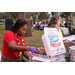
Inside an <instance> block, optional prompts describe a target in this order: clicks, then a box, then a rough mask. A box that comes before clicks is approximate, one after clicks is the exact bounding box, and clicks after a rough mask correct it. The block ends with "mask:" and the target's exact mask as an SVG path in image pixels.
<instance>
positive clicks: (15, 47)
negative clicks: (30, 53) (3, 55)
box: [7, 41, 28, 52]
mask: <svg viewBox="0 0 75 75" xmlns="http://www.w3.org/2000/svg"><path fill="white" fill-rule="evenodd" d="M7 45H8V47H9V49H10V50H12V51H15V52H23V51H27V49H28V47H27V46H19V45H16V43H15V41H10V42H8V43H7Z"/></svg>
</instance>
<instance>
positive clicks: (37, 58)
mask: <svg viewBox="0 0 75 75" xmlns="http://www.w3.org/2000/svg"><path fill="white" fill-rule="evenodd" d="M29 61H30V62H51V60H50V59H49V57H48V56H45V55H41V54H36V53H32V52H29Z"/></svg>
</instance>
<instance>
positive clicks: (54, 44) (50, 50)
mask: <svg viewBox="0 0 75 75" xmlns="http://www.w3.org/2000/svg"><path fill="white" fill-rule="evenodd" d="M42 41H43V44H44V47H45V50H46V53H47V56H55V55H59V54H62V53H66V49H65V46H64V44H63V41H62V39H61V36H60V34H59V32H58V30H57V29H56V28H44V34H43V35H42Z"/></svg>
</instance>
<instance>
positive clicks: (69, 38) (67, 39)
mask: <svg viewBox="0 0 75 75" xmlns="http://www.w3.org/2000/svg"><path fill="white" fill-rule="evenodd" d="M62 40H63V42H64V43H65V42H69V41H72V40H75V35H71V36H68V37H64V38H63V39H62Z"/></svg>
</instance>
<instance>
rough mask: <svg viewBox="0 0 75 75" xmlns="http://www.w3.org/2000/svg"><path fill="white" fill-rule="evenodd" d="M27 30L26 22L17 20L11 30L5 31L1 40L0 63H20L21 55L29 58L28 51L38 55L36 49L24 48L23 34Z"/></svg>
mask: <svg viewBox="0 0 75 75" xmlns="http://www.w3.org/2000/svg"><path fill="white" fill-rule="evenodd" d="M26 30H27V22H26V21H25V20H24V19H18V20H17V21H16V23H15V24H14V26H13V27H12V29H11V30H9V31H7V32H6V33H5V35H4V39H3V50H2V57H1V61H2V62H22V54H23V55H24V56H25V57H26V58H29V51H31V52H33V53H38V54H39V52H38V49H37V48H36V47H32V46H26V43H25V40H24V38H23V34H25V32H26Z"/></svg>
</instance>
